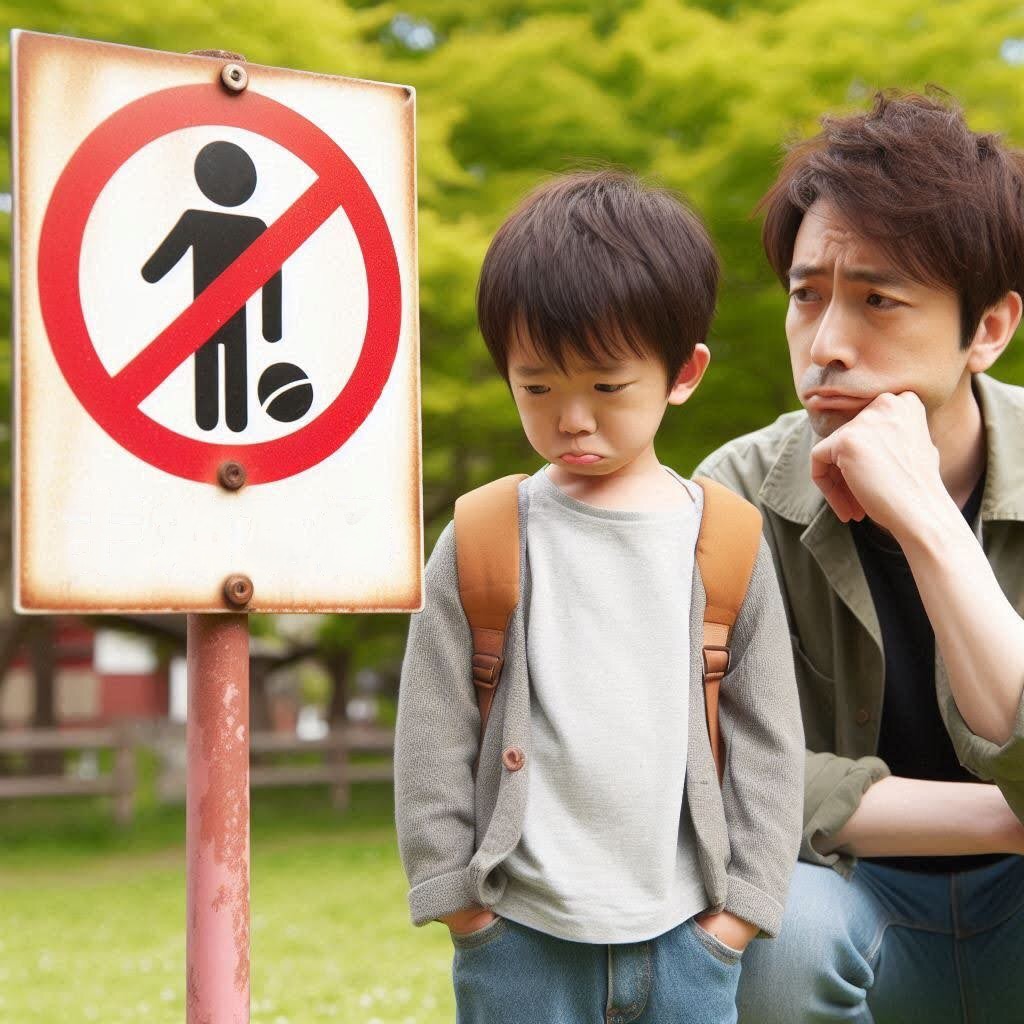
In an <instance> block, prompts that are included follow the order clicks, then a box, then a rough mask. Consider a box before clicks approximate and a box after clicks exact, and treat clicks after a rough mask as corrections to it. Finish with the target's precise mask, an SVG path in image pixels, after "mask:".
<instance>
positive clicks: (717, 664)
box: [702, 644, 732, 680]
mask: <svg viewBox="0 0 1024 1024" xmlns="http://www.w3.org/2000/svg"><path fill="white" fill-rule="evenodd" d="M702 653H703V657H704V678H705V679H712V680H715V679H721V678H722V676H724V675H725V674H726V673H727V672H728V671H729V669H730V668H731V666H732V652H731V651H730V650H729V648H728V647H718V646H716V645H714V644H707V645H706V646H705V647H704V650H703V652H702ZM709 654H710V655H711V656H710V657H708V655H709ZM723 655H724V657H722V656H723Z"/></svg>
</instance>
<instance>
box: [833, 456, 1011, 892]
mask: <svg viewBox="0 0 1024 1024" xmlns="http://www.w3.org/2000/svg"><path fill="white" fill-rule="evenodd" d="M984 485H985V476H984V474H982V477H981V479H980V480H979V481H978V483H977V486H976V487H975V488H974V491H973V493H972V494H971V496H970V497H969V498H968V499H967V503H966V504H965V505H964V507H963V514H964V518H965V519H966V520H967V521H968V522H969V523H973V522H974V520H975V518H976V517H977V515H978V511H979V509H980V508H981V495H982V491H983V489H984ZM850 528H851V530H852V531H853V539H854V543H855V544H856V546H857V554H858V555H859V556H860V563H861V566H862V567H863V569H864V575H865V577H866V578H867V581H868V587H869V589H870V591H871V598H872V600H873V601H874V605H875V612H876V613H877V615H878V622H879V625H880V626H881V630H882V650H883V651H884V654H885V692H884V697H883V702H882V721H881V730H880V733H879V738H878V756H879V757H880V758H881V759H882V760H883V761H885V763H886V764H887V765H888V766H889V768H890V770H891V771H892V774H893V775H900V776H903V777H905V778H909V779H931V780H936V781H940V782H978V781H979V780H978V779H977V778H976V777H975V776H974V775H972V774H971V773H970V772H969V771H967V769H966V768H964V767H962V766H961V764H960V762H959V761H958V760H957V756H956V752H955V751H954V749H953V742H952V740H951V739H950V738H949V734H948V733H947V732H946V727H945V726H944V725H943V724H942V716H941V715H940V714H939V705H938V702H937V700H936V698H935V633H934V632H933V630H932V626H931V623H930V622H929V621H928V616H927V615H926V614H925V610H924V604H923V603H922V601H921V595H920V594H919V593H918V590H917V584H916V583H915V581H914V576H913V574H912V573H911V571H910V565H909V564H908V562H907V558H906V556H905V555H904V554H903V551H902V549H901V548H900V546H899V545H898V544H897V543H896V541H895V540H894V539H893V537H892V535H891V534H890V533H887V532H886V531H885V530H883V529H882V528H881V527H879V526H877V525H876V524H875V523H873V522H871V521H870V520H869V519H864V520H863V521H862V522H860V523H857V522H851V523H850ZM1003 856H1005V855H1004V854H978V855H974V856H965V857H877V858H875V857H868V858H865V859H866V860H877V861H878V862H879V863H880V864H885V865H887V866H888V867H894V868H903V869H904V870H908V871H921V872H927V873H934V872H939V871H967V870H970V869H972V868H979V867H983V866H985V865H986V864H993V863H995V862H996V861H998V860H1001V859H1002V857H1003Z"/></svg>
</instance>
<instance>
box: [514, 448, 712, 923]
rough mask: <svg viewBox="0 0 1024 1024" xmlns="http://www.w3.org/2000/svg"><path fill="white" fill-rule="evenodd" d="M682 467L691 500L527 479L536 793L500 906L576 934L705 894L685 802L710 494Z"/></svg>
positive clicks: (662, 918) (690, 904)
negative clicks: (570, 488)
mask: <svg viewBox="0 0 1024 1024" xmlns="http://www.w3.org/2000/svg"><path fill="white" fill-rule="evenodd" d="M668 472H670V473H672V471H671V470H668ZM672 475H673V476H674V477H675V478H676V479H677V480H679V482H680V484H681V485H683V486H685V487H687V489H688V490H689V492H690V494H691V495H692V497H693V499H694V502H693V503H692V504H687V505H685V506H682V507H675V508H670V509H664V510H657V511H651V512H646V511H644V512H637V511H619V510H613V509H605V508H598V507H595V506H593V505H587V504H584V503H583V502H580V501H576V500H575V499H574V498H571V497H569V496H568V495H566V494H565V493H563V492H562V491H561V490H560V489H559V488H558V487H557V486H555V484H554V483H552V481H551V479H550V478H549V477H548V475H547V471H546V468H545V469H542V470H540V471H539V472H537V473H535V474H534V475H533V476H532V477H531V478H530V480H529V481H528V484H527V486H528V487H529V488H530V515H529V519H528V522H527V527H526V545H527V558H528V562H529V572H530V594H531V598H530V604H529V607H528V609H527V610H526V616H527V618H526V643H527V661H528V666H529V677H530V697H531V711H530V716H531V717H530V730H531V751H532V754H531V765H530V776H529V793H528V797H527V801H526V816H525V820H524V824H523V832H522V838H521V840H520V842H519V845H518V847H517V848H516V849H515V850H514V851H513V853H512V854H511V855H510V856H509V857H508V858H507V859H506V860H505V861H504V862H503V864H502V868H503V870H504V871H505V873H506V874H507V876H508V885H507V888H506V889H505V892H504V894H503V896H502V898H501V899H500V900H499V902H498V903H497V904H496V906H495V907H494V910H495V911H496V912H497V913H498V914H499V915H501V916H503V917H507V918H510V919H511V920H513V921H518V922H520V923H521V924H525V925H527V926H529V927H531V928H536V929H538V930H540V931H543V932H546V933H547V934H550V935H555V936H558V937H559V938H563V939H570V940H572V941H575V942H590V943H614V942H640V941H642V940H645V939H649V938H652V937H653V936H655V935H660V934H661V933H663V932H665V931H668V930H669V929H671V928H673V927H675V926H676V925H677V924H679V923H680V922H682V921H685V920H686V919H687V918H689V917H692V916H693V915H694V914H695V913H698V912H699V911H701V910H703V909H704V908H705V907H706V906H707V898H706V896H705V892H704V886H703V883H702V881H701V874H700V871H699V868H698V865H697V861H696V853H695V849H694V844H693V843H692V842H691V841H690V840H689V830H690V829H691V828H692V825H691V823H690V818H689V815H688V814H687V813H686V811H685V810H684V801H683V787H684V783H685V776H686V735H687V715H688V712H687V707H688V701H689V695H688V686H689V665H690V636H689V616H690V593H691V587H692V581H693V563H694V550H695V546H696V540H697V533H698V530H699V527H700V517H701V512H702V508H703V491H702V490H701V489H700V487H698V486H696V485H695V484H692V483H689V482H687V481H684V480H683V479H682V477H680V476H678V474H675V473H672Z"/></svg>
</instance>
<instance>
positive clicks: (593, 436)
mask: <svg viewBox="0 0 1024 1024" xmlns="http://www.w3.org/2000/svg"><path fill="white" fill-rule="evenodd" d="M508 369H509V386H510V387H511V389H512V394H513V397H514V398H515V403H516V406H517V408H518V409H519V417H520V419H521V420H522V422H523V429H524V430H525V431H526V436H527V438H528V439H529V441H530V444H531V445H532V446H533V448H534V450H535V451H536V452H537V453H538V454H539V455H541V456H542V457H543V458H545V459H546V460H547V461H548V462H550V463H552V465H555V466H559V467H560V468H561V469H563V470H565V471H568V472H570V473H573V474H579V475H583V476H606V475H610V474H612V473H615V472H616V471H618V470H621V469H623V468H625V467H627V466H629V465H630V464H631V463H633V462H634V461H635V460H636V459H637V458H638V457H640V456H643V455H647V454H648V453H650V452H652V451H653V442H654V435H655V433H657V430H658V426H659V425H660V423H661V420H662V417H663V416H664V414H665V408H666V406H667V405H668V404H669V402H670V401H674V400H675V398H674V392H672V391H669V388H668V381H667V379H666V374H665V367H664V365H663V364H662V363H661V361H660V360H659V359H657V358H656V357H654V356H653V355H652V356H645V357H642V358H641V357H639V356H635V355H629V356H628V357H625V358H621V359H608V360H604V361H603V362H602V365H600V366H594V365H590V364H588V363H585V362H584V361H583V360H581V359H579V358H578V357H575V356H574V357H572V359H571V360H570V362H569V363H568V364H567V366H566V369H565V371H564V372H563V371H561V370H559V369H558V368H557V367H556V366H554V365H553V364H552V363H550V362H549V361H547V360H545V359H544V357H543V356H541V355H540V354H538V353H537V351H536V350H535V349H534V348H533V347H532V346H531V345H530V344H529V342H528V341H525V342H524V341H522V340H519V341H517V342H516V343H515V344H514V345H513V346H512V348H511V349H510V351H509V360H508ZM680 400H682V399H680Z"/></svg>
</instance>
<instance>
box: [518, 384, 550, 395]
mask: <svg viewBox="0 0 1024 1024" xmlns="http://www.w3.org/2000/svg"><path fill="white" fill-rule="evenodd" d="M522 388H523V390H524V391H528V392H529V393H530V394H531V395H545V394H547V393H548V392H549V391H550V390H551V388H549V387H548V386H547V385H546V384H523V385H522Z"/></svg>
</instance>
